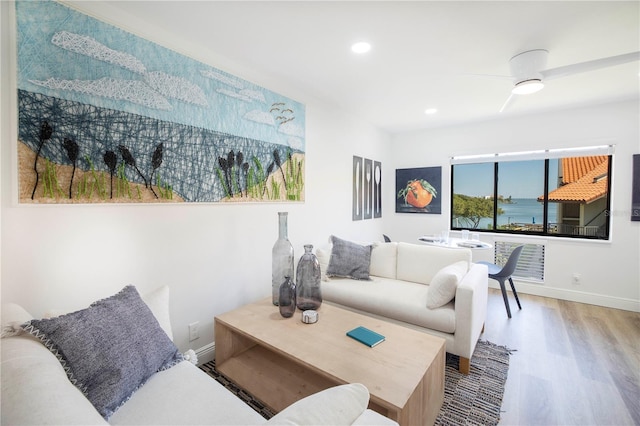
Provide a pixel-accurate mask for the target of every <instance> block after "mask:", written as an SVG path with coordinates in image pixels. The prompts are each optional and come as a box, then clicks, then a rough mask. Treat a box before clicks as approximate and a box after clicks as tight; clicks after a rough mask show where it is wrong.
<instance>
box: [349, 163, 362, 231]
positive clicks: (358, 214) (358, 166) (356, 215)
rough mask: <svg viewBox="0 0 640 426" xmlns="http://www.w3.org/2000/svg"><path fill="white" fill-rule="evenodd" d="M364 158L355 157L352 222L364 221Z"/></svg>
mask: <svg viewBox="0 0 640 426" xmlns="http://www.w3.org/2000/svg"><path fill="white" fill-rule="evenodd" d="M362 193H363V190H362V157H356V156H355V155H354V156H353V204H352V206H353V207H352V213H351V218H352V220H362V217H363V215H362Z"/></svg>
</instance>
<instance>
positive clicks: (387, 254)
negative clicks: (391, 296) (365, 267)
mask: <svg viewBox="0 0 640 426" xmlns="http://www.w3.org/2000/svg"><path fill="white" fill-rule="evenodd" d="M397 255H398V243H396V242H390V243H381V242H375V243H373V248H372V249H371V266H370V267H369V274H371V275H375V276H377V277H382V278H395V277H396V264H397V262H396V258H397Z"/></svg>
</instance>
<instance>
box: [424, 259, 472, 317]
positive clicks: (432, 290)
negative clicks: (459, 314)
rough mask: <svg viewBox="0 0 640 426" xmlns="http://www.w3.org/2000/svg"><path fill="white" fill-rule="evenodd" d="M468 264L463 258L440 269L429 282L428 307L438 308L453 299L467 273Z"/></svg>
mask: <svg viewBox="0 0 640 426" xmlns="http://www.w3.org/2000/svg"><path fill="white" fill-rule="evenodd" d="M468 266H469V265H468V263H467V262H466V261H464V260H461V261H459V262H456V263H453V264H451V265H448V266H445V267H444V268H442V269H440V270H439V271H438V273H437V274H436V275H435V276H434V277H433V279H432V280H431V283H430V284H429V295H428V297H427V308H429V309H436V308H439V307H441V306H444V305H446V304H447V303H449V302H451V301H452V300H453V298H454V297H455V296H456V290H457V289H458V283H459V282H460V280H461V279H462V277H464V274H466V273H467V270H468Z"/></svg>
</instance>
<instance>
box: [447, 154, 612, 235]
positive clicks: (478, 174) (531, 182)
mask: <svg viewBox="0 0 640 426" xmlns="http://www.w3.org/2000/svg"><path fill="white" fill-rule="evenodd" d="M610 165H611V157H610V156H607V155H600V156H585V157H566V158H551V159H541V160H526V161H502V162H484V163H471V164H454V165H453V166H452V169H451V176H452V177H451V179H452V184H451V188H452V194H451V195H452V208H451V228H452V229H472V230H480V231H482V230H488V231H494V232H495V231H497V232H509V233H527V234H541V235H556V236H573V237H579V238H580V237H581V238H599V239H608V234H609V215H608V214H607V212H608V211H609V210H608V208H609V182H608V181H609V171H610Z"/></svg>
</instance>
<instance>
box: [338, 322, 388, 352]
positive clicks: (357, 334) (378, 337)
mask: <svg viewBox="0 0 640 426" xmlns="http://www.w3.org/2000/svg"><path fill="white" fill-rule="evenodd" d="M347 336H349V337H351V338H352V339H356V340H357V341H358V342H360V343H364V344H365V345H367V346H369V347H374V346H376V345H378V344H380V343H382V342H384V339H385V337H384V336H383V335H382V334H378V333H376V332H375V331H372V330H369V329H368V328H366V327H362V326H360V327H356V328H354V329H353V330H349V331H347Z"/></svg>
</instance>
